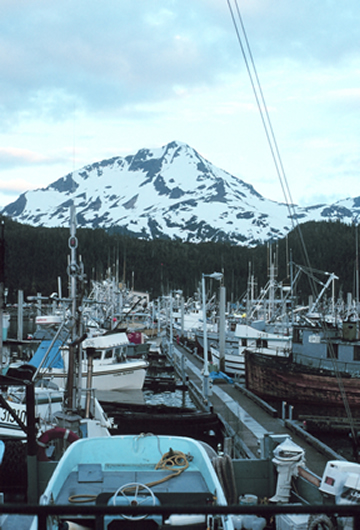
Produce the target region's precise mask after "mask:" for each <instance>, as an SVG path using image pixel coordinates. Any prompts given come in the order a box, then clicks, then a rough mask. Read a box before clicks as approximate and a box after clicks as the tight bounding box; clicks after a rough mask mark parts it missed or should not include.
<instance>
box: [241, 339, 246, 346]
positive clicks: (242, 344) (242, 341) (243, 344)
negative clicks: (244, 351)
mask: <svg viewBox="0 0 360 530" xmlns="http://www.w3.org/2000/svg"><path fill="white" fill-rule="evenodd" d="M241 346H243V347H244V348H246V346H247V339H241Z"/></svg>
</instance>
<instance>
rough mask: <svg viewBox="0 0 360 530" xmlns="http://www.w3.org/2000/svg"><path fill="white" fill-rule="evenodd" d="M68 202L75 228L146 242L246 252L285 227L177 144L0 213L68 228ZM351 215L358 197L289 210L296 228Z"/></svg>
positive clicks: (75, 176)
mask: <svg viewBox="0 0 360 530" xmlns="http://www.w3.org/2000/svg"><path fill="white" fill-rule="evenodd" d="M72 202H74V204H75V206H76V213H77V221H78V225H79V226H82V227H87V228H96V227H101V228H104V229H107V230H108V229H110V228H115V227H116V228H117V229H119V230H121V231H122V232H123V233H128V234H130V235H133V236H136V237H141V238H146V239H152V238H157V237H158V238H170V239H175V238H178V239H181V240H183V241H191V242H194V243H197V242H201V241H229V242H231V243H234V244H236V243H243V244H246V245H254V244H257V243H260V242H264V241H267V240H270V239H276V238H278V237H283V236H284V235H285V234H286V233H287V232H288V231H289V230H291V229H292V228H293V224H292V221H291V219H290V217H289V211H288V208H287V206H286V205H285V204H282V203H277V202H274V201H270V200H268V199H265V198H264V197H262V196H261V195H260V194H259V193H257V192H256V191H255V190H254V188H253V187H252V186H251V185H250V184H247V183H246V182H244V181H242V180H240V179H239V178H237V177H235V176H233V175H230V174H229V173H227V172H226V171H224V170H222V169H219V168H217V167H216V166H214V165H213V164H211V163H210V162H209V161H207V160H205V159H204V158H203V157H201V156H200V155H199V154H198V153H197V152H196V151H195V150H194V149H192V148H191V147H190V146H188V145H186V144H184V143H180V142H171V143H169V144H168V145H166V146H164V147H162V148H159V149H141V150H140V151H138V152H137V153H136V154H135V155H132V156H127V157H125V158H121V157H114V158H111V159H109V160H103V161H101V162H97V163H95V164H92V165H89V166H86V167H84V168H82V169H80V170H78V171H74V172H73V173H70V174H68V175H67V176H65V177H63V178H61V179H59V180H57V181H56V182H54V183H52V184H50V185H49V186H48V187H47V188H45V189H38V190H34V191H28V192H25V193H24V194H22V195H20V197H19V198H18V199H17V200H16V201H15V202H13V203H11V204H9V205H8V206H6V207H5V208H4V209H3V210H2V212H1V213H2V214H3V215H5V216H9V217H11V218H13V219H14V220H16V221H18V222H20V223H27V224H31V225H34V226H46V227H55V226H64V227H68V226H69V206H70V204H71V203H72ZM359 208H360V198H358V199H348V200H346V201H340V202H339V203H336V204H335V205H331V206H326V205H318V206H314V207H310V208H300V207H297V208H296V216H297V218H298V219H299V222H305V221H309V220H321V219H322V220H325V219H338V218H340V219H342V220H344V221H351V220H352V219H353V218H354V216H356V215H358V213H359V212H358V210H359Z"/></svg>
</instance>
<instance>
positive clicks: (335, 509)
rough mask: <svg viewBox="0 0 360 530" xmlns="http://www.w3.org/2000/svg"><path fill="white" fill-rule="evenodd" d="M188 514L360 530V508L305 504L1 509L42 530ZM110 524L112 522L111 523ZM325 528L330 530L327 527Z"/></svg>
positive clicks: (24, 506) (6, 506)
mask: <svg viewBox="0 0 360 530" xmlns="http://www.w3.org/2000/svg"><path fill="white" fill-rule="evenodd" d="M174 513H176V514H186V515H192V514H197V515H199V514H200V515H218V516H224V517H226V516H229V515H255V516H258V517H264V518H267V519H269V518H272V517H274V516H275V515H281V514H292V515H299V514H308V515H323V516H327V517H328V518H329V519H332V518H337V517H346V518H348V517H350V518H352V522H353V528H354V530H359V529H360V505H357V504H347V505H345V504H344V505H323V504H317V505H311V506H310V505H301V504H284V505H252V506H244V505H231V506H213V505H201V506H200V505H199V506H193V505H192V506H186V505H183V506H179V505H166V506H140V505H139V506H137V507H131V506H121V507H120V506H108V505H105V506H104V505H99V506H94V505H92V506H89V505H88V506H84V505H81V506H74V505H61V506H60V505H36V504H2V505H0V514H1V518H2V519H3V518H4V515H5V514H7V515H8V516H9V517H11V515H14V514H17V515H18V514H21V515H22V516H36V517H37V520H38V530H45V529H47V528H49V526H47V523H48V522H50V521H49V519H48V518H53V519H54V518H55V519H56V518H60V519H61V520H65V519H66V518H69V519H70V520H72V521H74V520H76V518H78V517H81V518H85V519H92V520H93V522H94V528H95V529H96V530H100V529H101V530H102V529H103V528H104V521H105V517H106V516H113V517H114V518H116V516H120V515H125V516H127V517H129V516H131V515H133V516H136V517H139V516H140V515H147V516H149V517H150V516H151V515H162V516H164V517H166V516H170V515H172V514H174ZM108 523H109V521H108ZM323 528H327V527H326V526H325V525H324V526H323Z"/></svg>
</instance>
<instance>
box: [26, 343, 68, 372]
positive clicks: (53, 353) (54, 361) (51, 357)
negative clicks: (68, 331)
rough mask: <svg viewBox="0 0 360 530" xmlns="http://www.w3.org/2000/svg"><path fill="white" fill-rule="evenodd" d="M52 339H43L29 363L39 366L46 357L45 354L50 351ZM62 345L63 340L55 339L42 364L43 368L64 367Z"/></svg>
mask: <svg viewBox="0 0 360 530" xmlns="http://www.w3.org/2000/svg"><path fill="white" fill-rule="evenodd" d="M51 342H52V341H51V340H43V341H41V343H40V346H39V347H38V349H37V350H36V352H35V354H34V356H33V357H32V359H31V360H30V361H29V363H28V364H31V365H32V366H35V368H38V367H39V365H40V363H41V361H42V360H43V358H44V355H45V354H46V352H47V351H48V349H49V347H50V345H51ZM61 346H62V341H61V340H57V341H55V343H54V345H53V347H52V348H51V350H50V352H49V354H48V356H47V358H46V361H45V363H44V364H43V365H42V368H64V361H63V359H62V356H61V351H60V347H61Z"/></svg>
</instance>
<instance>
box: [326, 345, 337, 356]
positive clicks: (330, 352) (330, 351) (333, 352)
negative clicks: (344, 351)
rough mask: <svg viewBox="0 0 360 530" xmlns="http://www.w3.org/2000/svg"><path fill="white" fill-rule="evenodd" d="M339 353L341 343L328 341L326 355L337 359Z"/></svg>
mask: <svg viewBox="0 0 360 530" xmlns="http://www.w3.org/2000/svg"><path fill="white" fill-rule="evenodd" d="M338 355H339V345H338V344H334V343H332V344H330V343H328V344H327V346H326V357H327V358H328V359H332V358H334V359H337V358H338Z"/></svg>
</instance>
